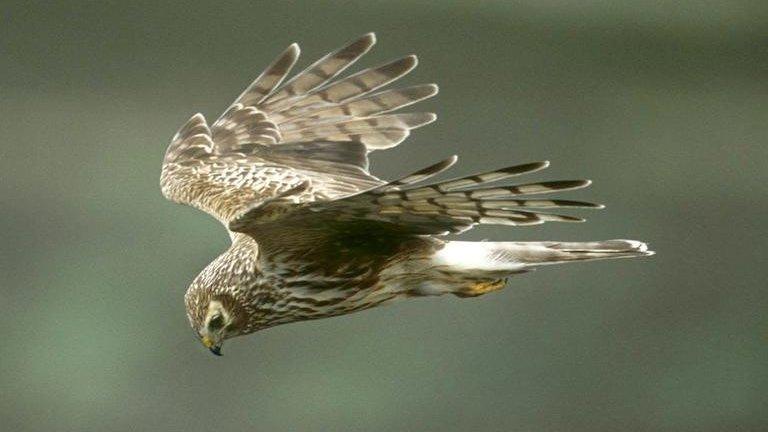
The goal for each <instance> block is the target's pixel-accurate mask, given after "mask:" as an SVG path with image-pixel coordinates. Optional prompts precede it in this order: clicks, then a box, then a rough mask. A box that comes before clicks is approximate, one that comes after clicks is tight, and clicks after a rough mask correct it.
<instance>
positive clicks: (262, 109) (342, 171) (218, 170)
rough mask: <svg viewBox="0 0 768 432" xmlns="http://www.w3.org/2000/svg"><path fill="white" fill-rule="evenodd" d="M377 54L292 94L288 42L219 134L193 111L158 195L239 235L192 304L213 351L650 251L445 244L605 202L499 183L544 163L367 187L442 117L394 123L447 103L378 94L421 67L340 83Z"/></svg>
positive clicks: (345, 59) (404, 65) (439, 167)
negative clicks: (408, 141)
mask: <svg viewBox="0 0 768 432" xmlns="http://www.w3.org/2000/svg"><path fill="white" fill-rule="evenodd" d="M374 42H375V38H374V37H373V35H372V34H368V35H365V36H363V37H361V38H359V39H356V40H355V41H352V42H351V43H350V44H348V45H346V46H345V47H342V48H341V49H339V50H337V51H335V52H333V53H331V54H328V55H327V56H325V57H323V58H322V59H320V60H318V61H317V62H316V63H314V64H313V65H311V66H310V67H308V68H307V69H306V70H304V71H303V72H301V73H299V74H298V75H296V76H294V77H293V78H291V79H290V80H288V81H287V82H285V83H284V84H282V82H283V80H284V78H285V77H286V76H287V74H288V73H289V71H290V69H291V67H292V66H293V64H294V63H295V61H296V59H297V58H298V46H296V45H295V44H294V45H291V46H290V47H289V48H288V49H287V50H286V51H285V52H284V53H283V54H282V55H281V56H279V57H278V59H277V60H275V62H273V63H272V65H270V67H268V68H267V70H266V71H265V72H263V73H262V74H261V75H260V76H259V77H258V78H257V79H256V81H254V82H253V83H252V84H251V85H250V86H249V87H248V88H247V89H246V90H245V91H244V92H243V94H241V95H240V97H238V99H237V100H236V101H235V103H233V104H232V106H230V108H229V109H228V110H227V111H225V113H224V114H222V116H221V117H220V118H219V119H218V120H217V121H216V122H214V123H213V124H212V125H211V126H209V125H208V123H207V122H206V120H205V118H204V117H203V116H202V115H200V114H196V115H194V116H193V117H192V118H191V119H190V120H189V121H188V122H187V123H186V124H185V125H184V126H182V128H181V129H180V130H179V132H178V133H177V134H176V135H175V136H174V138H173V140H172V142H171V145H170V146H169V148H168V150H167V152H166V156H165V160H164V163H163V171H162V174H161V188H162V191H163V194H164V195H165V196H166V197H167V198H169V199H171V200H173V201H176V202H181V203H184V204H189V205H192V206H194V207H197V208H199V209H201V210H204V211H206V212H208V213H210V214H212V215H213V216H215V217H216V218H217V219H219V220H220V221H221V222H222V223H224V224H225V225H226V226H227V227H228V229H229V232H230V237H231V239H232V244H231V246H230V248H229V249H228V250H227V251H226V252H224V253H223V254H222V255H220V256H219V257H218V258H216V259H215V260H214V261H213V262H211V264H209V265H208V266H207V267H206V268H205V270H203V272H201V273H200V274H199V275H198V276H197V278H195V280H194V281H193V282H192V284H191V286H190V288H189V290H188V291H187V294H186V307H187V313H188V317H189V319H190V322H191V324H192V326H193V328H194V329H195V330H196V331H197V332H198V334H199V335H200V337H201V339H202V340H203V343H204V344H205V345H206V346H208V347H209V348H211V350H212V351H214V352H215V353H219V350H220V346H221V342H222V341H223V340H224V339H226V338H231V337H234V336H238V335H244V334H249V333H252V332H254V331H257V330H260V329H263V328H266V327H270V326H274V325H277V324H284V323H288V322H294V321H302V320H309V319H316V318H325V317H330V316H336V315H343V314H347V313H351V312H354V311H358V310H363V309H368V308H371V307H375V306H378V305H381V304H383V303H387V302H390V301H393V300H396V299H399V298H406V297H414V296H426V295H442V294H446V293H451V294H454V295H456V296H459V297H473V296H477V295H481V294H485V293H487V292H490V291H493V290H496V289H499V288H501V287H503V286H504V284H505V280H506V278H508V277H509V276H511V275H514V274H518V273H523V272H526V271H529V270H530V269H532V268H534V267H536V266H539V265H544V264H552V263H561V262H570V261H577V260H592V259H603V258H619V257H632V256H642V255H648V254H650V252H648V251H647V248H646V246H645V245H644V244H643V243H640V242H635V241H629V240H611V241H604V242H587V243H557V242H517V243H516V242H480V243H477V242H460V241H445V240H443V239H442V238H440V236H441V235H444V234H447V233H459V232H462V231H465V230H467V229H470V228H471V227H473V226H475V225H477V224H500V225H513V226H518V225H532V224H538V223H543V222H545V221H559V222H578V221H581V220H582V219H580V218H576V217H573V216H565V215H558V214H550V213H544V212H540V211H539V210H538V209H541V208H545V209H546V208H563V207H599V206H598V205H595V204H590V203H585V202H577V201H564V200H545V199H529V198H527V196H528V195H538V194H545V193H550V192H554V191H562V190H571V189H578V188H582V187H585V186H587V185H589V182H588V181H583V180H574V181H555V182H541V183H527V184H517V185H511V186H510V185H498V182H501V181H503V180H506V179H508V178H511V177H516V176H518V175H523V174H527V173H529V172H534V171H538V170H541V169H543V168H546V167H547V166H548V163H547V162H537V163H530V164H524V165H517V166H512V167H507V168H503V169H500V170H492V171H488V172H484V173H480V174H476V175H472V176H467V177H463V178H458V179H452V180H447V181H441V182H436V183H428V182H425V181H426V180H427V179H429V178H431V177H432V176H434V175H437V174H439V173H441V172H443V171H445V170H446V169H448V168H449V167H450V166H451V165H453V163H455V161H456V158H455V157H452V158H449V159H447V160H444V161H442V162H439V163H437V164H435V165H432V166H430V167H427V168H425V169H423V170H420V171H418V172H415V173H412V174H410V175H407V176H405V177H403V178H401V179H399V180H396V181H392V182H385V181H382V180H380V179H378V178H376V177H374V176H372V175H371V174H370V173H369V172H368V153H369V152H371V151H373V150H379V149H386V148H390V147H394V146H395V145H397V144H399V143H400V142H402V141H403V140H404V139H405V138H406V137H407V136H408V134H409V131H410V130H411V129H414V128H417V127H420V126H423V125H425V124H427V123H430V122H432V121H433V120H434V118H435V117H434V115H433V114H430V113H405V114H391V113H390V112H391V111H394V110H396V109H398V108H401V107H404V106H407V105H410V104H413V103H415V102H418V101H419V100H422V99H426V98H429V97H431V96H433V95H434V94H436V93H437V87H436V86H435V85H432V84H428V85H418V86H413V87H409V88H405V89H395V90H386V91H381V92H378V93H377V92H375V90H377V89H378V88H380V87H382V86H384V85H386V84H388V83H390V82H392V81H394V80H396V79H398V78H399V77H401V76H403V75H405V74H406V73H408V72H409V71H410V70H411V69H413V67H415V65H416V58H415V56H408V57H404V58H402V59H399V60H395V61H393V62H390V63H387V64H385V65H382V66H379V67H377V68H371V69H367V70H364V71H362V72H359V73H356V74H353V75H351V76H349V77H346V78H343V79H334V78H335V77H336V75H337V74H339V73H341V72H342V71H343V70H344V69H345V68H346V67H348V66H349V65H351V64H352V63H354V61H356V60H357V59H358V58H359V57H361V56H362V55H363V54H365V53H366V52H367V51H368V50H369V49H370V47H371V46H373V44H374ZM281 84H282V85H281Z"/></svg>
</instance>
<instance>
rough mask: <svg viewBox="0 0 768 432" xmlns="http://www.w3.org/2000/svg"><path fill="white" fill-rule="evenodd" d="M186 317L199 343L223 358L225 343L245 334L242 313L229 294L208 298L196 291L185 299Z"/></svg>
mask: <svg viewBox="0 0 768 432" xmlns="http://www.w3.org/2000/svg"><path fill="white" fill-rule="evenodd" d="M186 300H187V301H186V303H187V315H188V317H189V322H190V324H191V325H192V329H193V330H194V331H195V333H196V334H197V337H198V338H199V339H200V342H201V343H202V344H203V345H204V346H205V347H206V348H208V349H209V350H210V351H211V352H212V353H214V354H216V355H218V356H220V355H221V345H222V344H223V343H224V341H225V340H227V339H230V338H233V337H235V336H239V335H241V334H242V333H243V332H242V330H243V320H242V318H243V316H244V314H243V311H242V310H241V308H240V307H239V305H238V304H237V303H236V300H235V299H234V297H233V296H231V295H229V294H218V295H214V296H209V295H206V294H205V293H204V292H201V291H197V290H195V291H194V292H192V293H188V295H187V298H186Z"/></svg>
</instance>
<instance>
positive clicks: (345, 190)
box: [160, 33, 437, 223]
mask: <svg viewBox="0 0 768 432" xmlns="http://www.w3.org/2000/svg"><path fill="white" fill-rule="evenodd" d="M375 42H376V39H375V37H374V35H373V33H370V34H367V35H364V36H362V37H360V38H358V39H356V40H354V41H352V42H351V43H349V44H347V45H346V46H344V47H342V48H340V49H338V50H336V51H334V52H332V53H330V54H328V55H326V56H324V57H323V58H321V59H320V60H318V61H316V62H315V63H313V64H312V65H310V66H309V67H307V68H306V69H305V70H304V71H302V72H300V73H298V74H296V75H295V76H294V77H293V78H291V79H289V80H287V81H285V78H286V77H287V76H288V74H289V73H290V71H291V69H292V67H293V65H294V64H295V63H296V61H297V59H298V57H299V47H298V45H296V44H293V45H291V46H289V47H288V48H287V49H286V50H285V51H284V52H283V53H282V54H281V55H280V56H279V57H278V58H277V59H276V60H275V61H274V62H272V64H271V65H270V66H269V67H267V69H266V70H265V71H264V72H262V73H261V75H259V77H258V78H256V80H255V81H254V82H253V83H251V85H249V86H248V87H247V88H246V89H245V91H244V92H243V93H242V94H241V95H240V96H239V97H238V98H237V99H236V100H235V101H234V102H233V103H232V105H231V106H230V107H229V108H228V109H227V110H226V111H225V112H224V113H223V114H222V115H221V117H219V118H218V119H217V120H216V121H215V122H214V123H213V124H212V125H210V126H209V125H208V123H207V122H206V120H205V118H204V117H203V115H202V114H195V115H194V116H192V118H190V119H189V121H187V123H186V124H184V126H182V127H181V129H180V130H179V131H178V132H177V133H176V135H175V136H174V137H173V139H172V141H171V144H170V145H169V147H168V150H167V151H166V154H165V159H164V160H163V169H162V174H161V180H160V185H161V189H162V192H163V194H164V195H165V196H166V198H168V199H170V200H172V201H175V202H179V203H183V204H188V205H191V206H194V207H197V208H199V209H201V210H204V211H206V212H208V213H210V214H212V215H213V216H215V217H216V218H217V219H219V220H220V221H222V222H224V223H227V222H228V221H230V220H231V219H232V218H234V217H235V216H236V215H239V214H241V213H242V212H243V211H244V210H245V209H246V208H248V206H252V205H254V203H256V204H258V203H259V202H263V201H264V200H268V199H270V198H274V197H276V196H284V195H285V193H286V192H287V191H297V190H298V187H299V186H301V188H300V189H301V193H293V194H292V197H291V199H292V200H293V201H294V202H297V203H300V202H311V201H315V200H328V199H333V198H336V197H340V196H345V195H350V194H355V193H357V192H359V191H361V190H367V189H370V188H372V187H375V186H378V185H380V184H382V183H383V182H381V181H380V180H379V179H377V178H376V177H374V176H372V175H371V174H370V173H369V171H368V153H369V152H370V151H372V150H380V149H386V148H390V147H394V146H396V145H397V144H399V143H400V142H402V141H403V140H404V139H405V138H406V137H407V136H408V134H409V133H410V130H411V129H415V128H417V127H420V126H423V125H425V124H428V123H430V122H432V121H434V119H435V115H434V114H431V113H399V114H392V113H391V112H392V111H394V110H397V109H399V108H402V107H405V106H408V105H411V104H413V103H415V102H418V101H420V100H423V99H426V98H429V97H432V96H434V95H435V94H436V93H437V86H436V85H434V84H424V85H417V86H413V87H409V88H404V89H393V90H386V91H378V90H379V89H380V88H381V87H383V86H385V85H387V84H389V83H391V82H393V81H395V80H397V79H398V78H400V77H402V76H404V75H406V74H407V73H408V72H410V71H411V70H412V69H413V68H414V67H415V66H416V63H417V60H416V57H415V56H407V57H403V58H401V59H398V60H395V61H392V62H389V63H387V64H384V65H381V66H378V67H374V68H370V69H365V70H363V71H361V72H358V73H355V74H352V75H350V76H348V77H346V78H342V79H336V77H337V76H338V75H339V74H340V73H342V72H343V71H344V70H345V69H346V68H348V67H349V66H351V65H352V64H353V63H354V62H355V61H357V60H358V59H359V58H360V57H362V56H363V55H364V54H365V53H367V52H368V50H370V48H371V47H372V46H373V45H374V43H375Z"/></svg>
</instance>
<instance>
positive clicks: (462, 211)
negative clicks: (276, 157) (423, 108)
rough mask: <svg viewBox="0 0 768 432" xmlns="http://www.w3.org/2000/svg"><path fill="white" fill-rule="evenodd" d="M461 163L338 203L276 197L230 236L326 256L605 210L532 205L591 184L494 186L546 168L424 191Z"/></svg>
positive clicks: (539, 165) (521, 168)
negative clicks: (326, 251) (384, 242)
mask: <svg viewBox="0 0 768 432" xmlns="http://www.w3.org/2000/svg"><path fill="white" fill-rule="evenodd" d="M456 160H457V158H456V157H455V156H454V157H452V158H449V159H446V160H444V161H442V162H439V163H437V164H435V165H432V166H430V167H427V168H424V169H422V170H420V171H417V172H415V173H413V174H410V175H408V176H406V177H403V178H401V179H399V180H396V181H392V182H389V183H386V184H382V185H378V186H375V187H373V188H371V189H369V190H366V191H363V192H360V193H357V194H355V195H351V196H347V197H343V198H340V199H337V200H332V201H323V202H320V201H318V202H310V203H300V204H294V203H293V202H291V201H290V200H287V199H284V198H280V197H278V198H276V199H274V200H271V201H267V202H262V203H260V204H257V205H255V206H253V207H252V208H250V209H249V210H248V211H246V212H245V213H243V214H242V215H241V216H239V217H238V218H236V219H235V220H233V221H232V222H230V224H229V229H230V230H231V231H234V232H243V233H247V234H249V235H250V236H252V237H253V238H255V239H256V240H257V241H258V242H259V244H260V245H262V246H264V247H265V250H267V251H270V250H271V249H270V247H271V245H275V246H276V247H278V246H279V248H281V249H293V250H294V252H295V251H298V250H305V251H311V250H314V249H316V248H322V247H324V245H323V243H324V242H326V243H327V242H338V243H339V244H343V245H348V244H349V243H350V241H349V240H350V239H352V240H355V241H357V240H356V239H358V238H359V239H364V238H365V236H367V237H368V238H369V239H370V241H372V242H375V240H376V239H377V238H382V237H392V236H395V237H401V238H402V237H412V236H416V235H444V234H448V233H459V232H462V231H465V230H468V229H470V228H472V227H474V226H476V225H478V224H491V225H513V226H525V225H536V224H541V223H544V222H582V221H583V219H582V218H579V217H575V216H569V215H562V214H554V213H548V212H546V211H541V210H540V209H553V208H555V209H557V208H574V207H581V208H601V207H602V206H601V205H600V204H592V203H588V202H582V201H569V200H558V199H555V200H549V199H541V198H533V199H532V198H529V197H528V196H530V195H540V194H548V193H551V192H558V191H567V190H574V189H580V188H584V187H587V186H589V184H590V181H589V180H560V181H548V182H538V183H524V184H514V185H495V183H497V182H500V181H503V180H506V179H508V178H511V177H515V176H519V175H522V174H527V173H531V172H534V171H539V170H541V169H544V168H546V167H548V166H549V162H534V163H529V164H524V165H516V166H512V167H507V168H503V169H498V170H494V171H489V172H484V173H479V174H475V175H471V176H466V177H461V178H457V179H452V180H446V181H441V182H436V183H429V184H423V183H422V182H424V181H425V180H427V179H429V178H430V177H432V176H434V175H436V174H438V173H440V172H443V171H445V170H447V169H448V168H449V167H451V166H452V165H453V164H454V163H455V162H456ZM296 227H301V232H300V233H296V232H295V228H296ZM358 231H359V232H358ZM286 239H290V240H287V241H286ZM287 244H288V245H290V246H287ZM305 255H306V254H305ZM318 258H319V257H318Z"/></svg>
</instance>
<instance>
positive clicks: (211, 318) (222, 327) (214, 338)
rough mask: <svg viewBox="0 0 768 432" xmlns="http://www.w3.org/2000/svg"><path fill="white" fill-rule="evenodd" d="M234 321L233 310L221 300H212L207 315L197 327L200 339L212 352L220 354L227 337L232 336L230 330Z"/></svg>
mask: <svg viewBox="0 0 768 432" xmlns="http://www.w3.org/2000/svg"><path fill="white" fill-rule="evenodd" d="M233 322H234V319H233V317H232V315H231V312H230V311H228V310H227V308H226V307H224V305H223V304H222V303H221V302H220V301H217V300H211V302H210V303H209V304H208V308H207V311H206V313H205V316H204V318H203V320H202V321H201V322H200V326H199V328H198V329H197V334H198V335H199V336H200V341H201V342H202V343H203V345H205V347H206V348H208V349H209V350H210V351H211V352H212V353H214V354H216V355H217V356H220V355H221V345H222V343H224V340H225V339H227V337H230V335H228V331H231V330H232V329H231V326H232V324H233Z"/></svg>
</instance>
